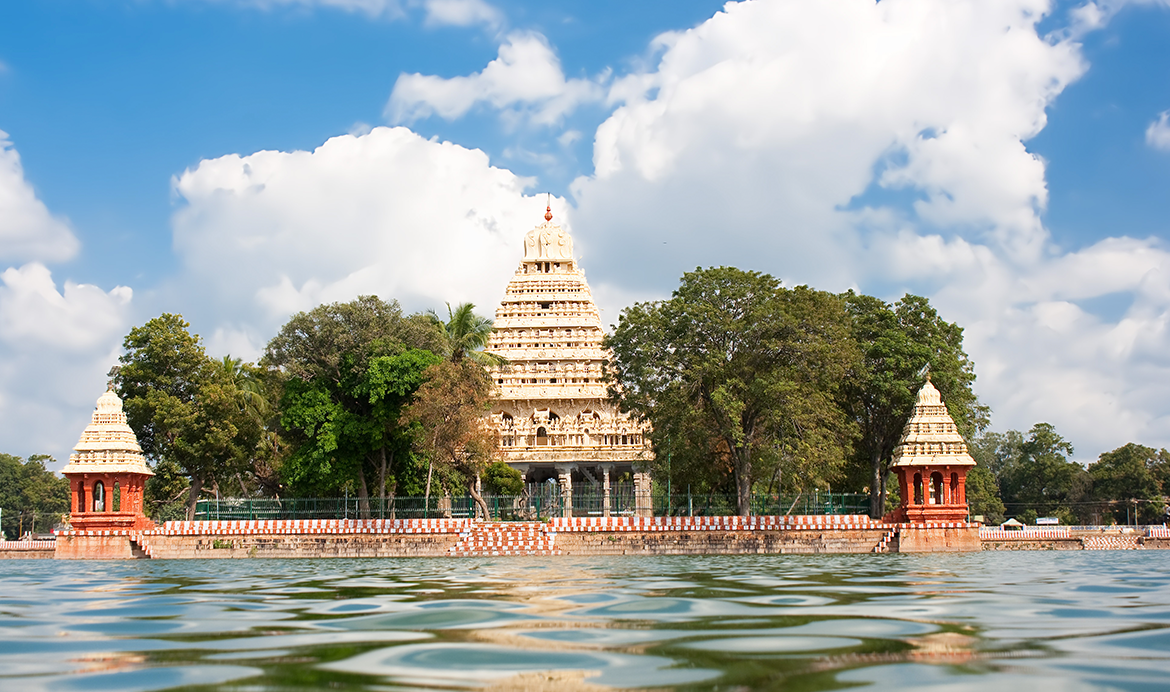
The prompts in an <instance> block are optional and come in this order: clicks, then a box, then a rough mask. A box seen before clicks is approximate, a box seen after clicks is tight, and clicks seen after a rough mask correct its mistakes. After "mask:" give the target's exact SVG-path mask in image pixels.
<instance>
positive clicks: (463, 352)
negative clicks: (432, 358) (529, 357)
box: [427, 303, 507, 366]
mask: <svg viewBox="0 0 1170 692" xmlns="http://www.w3.org/2000/svg"><path fill="white" fill-rule="evenodd" d="M474 310H475V304H473V303H462V304H460V305H458V306H457V307H456V308H455V309H454V310H452V309H451V304H450V303H447V321H446V322H443V320H441V319H440V318H439V316H438V315H437V314H435V311H434V310H430V311H428V313H427V314H429V315H430V317H431V319H432V320H434V322H435V326H437V327H438V328H439V333H440V334H442V336H443V342H444V344H445V350H446V353H445V354H444V355H446V356H447V358H449V359H450V360H451V362H452V363H458V362H460V361H462V360H463V359H464V358H470V359H471V360H473V361H475V362H476V363H479V364H480V365H483V366H492V365H504V364H505V363H507V361H506V360H505V359H504V358H502V357H500V356H497V355H495V354H494V353H488V352H486V351H484V350H482V349H483V348H484V347H485V346H487V344H488V339H489V338H490V337H491V335H492V321H491V320H489V319H488V318H486V317H480V316H479V315H477V314H475V313H474V312H473V311H474Z"/></svg>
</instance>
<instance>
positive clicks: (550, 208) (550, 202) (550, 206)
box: [544, 192, 552, 221]
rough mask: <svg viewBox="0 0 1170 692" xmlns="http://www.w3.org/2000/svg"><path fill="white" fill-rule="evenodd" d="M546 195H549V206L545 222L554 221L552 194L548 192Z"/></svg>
mask: <svg viewBox="0 0 1170 692" xmlns="http://www.w3.org/2000/svg"><path fill="white" fill-rule="evenodd" d="M545 194H546V195H548V204H547V206H545V208H544V220H545V221H552V193H551V192H546V193H545Z"/></svg>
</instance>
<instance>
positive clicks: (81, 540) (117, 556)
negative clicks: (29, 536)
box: [54, 531, 145, 560]
mask: <svg viewBox="0 0 1170 692" xmlns="http://www.w3.org/2000/svg"><path fill="white" fill-rule="evenodd" d="M78 533H79V532H66V533H61V534H58V535H57V548H56V551H55V554H54V557H57V558H59V559H62V560H129V559H132V558H136V557H145V556H144V555H143V554H142V552H141V551H136V550H135V547H136V546H135V544H134V543H133V542H132V540H131V537H130V535H129V533H127V532H125V531H118V532H105V533H109V534H112V535H101V536H88V535H77V534H78Z"/></svg>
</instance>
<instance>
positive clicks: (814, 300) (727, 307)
mask: <svg viewBox="0 0 1170 692" xmlns="http://www.w3.org/2000/svg"><path fill="white" fill-rule="evenodd" d="M605 345H606V347H607V348H610V349H612V351H613V353H614V359H613V362H612V364H611V365H610V367H609V369H608V374H609V376H610V378H611V382H612V384H613V387H612V388H611V394H612V396H613V397H614V398H615V399H616V400H617V401H618V402H619V403H620V405H621V407H622V408H623V410H625V411H628V412H631V413H633V414H634V415H636V416H637V417H639V418H641V419H645V420H649V421H651V422H652V423H653V426H654V427H653V432H652V439H653V443H654V448H655V451H656V456H657V459H656V464H655V465H656V471H657V472H659V473H665V472H667V469H666V467H665V465H664V461H665V459H666V458H667V457H668V456H669V458H670V460H671V468H670V471H671V472H676V471H677V472H681V473H682V474H684V475H685V476H686V477H687V478H688V479H689V480H690V481H691V482H692V483H694V484H696V485H699V486H707V487H708V488H718V489H725V488H728V487H730V488H731V489H732V490H733V492H734V494H735V496H736V503H737V508H738V511H739V512H740V513H741V514H747V513H748V512H749V511H750V507H749V503H750V499H751V492H752V488H753V486H754V484H756V483H757V482H758V481H760V480H762V479H763V480H767V479H770V478H773V477H775V476H776V475H779V474H780V473H788V474H790V477H795V478H796V479H798V482H799V483H801V484H806V485H816V484H818V483H824V482H827V481H829V480H830V479H832V478H833V477H834V475H836V474H837V473H839V471H840V469H841V467H842V465H843V464H844V460H845V458H846V456H847V455H848V453H849V440H850V438H851V435H852V428H851V425H850V423H849V421H848V420H847V419H846V417H845V416H844V415H843V413H842V411H841V409H840V407H839V406H838V404H837V389H838V387H839V384H840V382H841V380H842V378H843V377H844V374H845V373H846V372H848V371H849V370H850V368H851V367H852V366H853V365H854V363H855V361H856V360H857V357H858V354H857V349H856V345H855V343H854V342H853V341H852V340H851V339H850V338H849V334H848V330H847V328H846V320H845V317H844V304H843V302H842V301H841V300H840V299H839V298H837V297H836V296H833V295H831V294H828V293H824V292H820V291H815V290H812V289H809V288H807V287H803V286H802V287H798V288H796V289H791V290H790V289H785V288H783V287H782V286H781V285H780V282H779V281H777V280H776V279H775V278H773V277H771V276H768V275H767V274H761V273H758V272H745V271H741V270H739V269H734V268H729V267H718V268H710V269H696V270H695V271H693V272H689V273H687V274H685V275H684V276H683V278H682V281H681V284H680V286H679V288H678V289H677V290H676V291H675V292H674V293H673V294H672V297H671V298H670V300H665V301H657V302H652V303H638V304H636V305H634V306H632V307H629V308H627V309H626V310H624V311H622V314H621V317H620V319H619V322H618V325H617V327H616V328H615V330H614V333H613V335H612V336H610V337H608V338H607V339H606V341H605Z"/></svg>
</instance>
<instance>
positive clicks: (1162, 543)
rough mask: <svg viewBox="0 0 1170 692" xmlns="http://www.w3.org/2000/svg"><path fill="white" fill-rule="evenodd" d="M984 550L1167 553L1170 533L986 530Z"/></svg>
mask: <svg viewBox="0 0 1170 692" xmlns="http://www.w3.org/2000/svg"><path fill="white" fill-rule="evenodd" d="M979 536H980V538H981V539H982V541H983V550H1143V549H1152V550H1165V549H1167V548H1170V530H1167V529H1166V528H1165V527H1158V526H1148V527H1144V528H1141V529H1134V528H1131V527H1100V528H1097V527H1093V528H1087V527H1080V528H1072V527H1063V526H1062V527H1052V528H1029V529H1024V530H1020V531H1004V530H1002V529H998V528H984V529H981V530H980V532H979Z"/></svg>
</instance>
